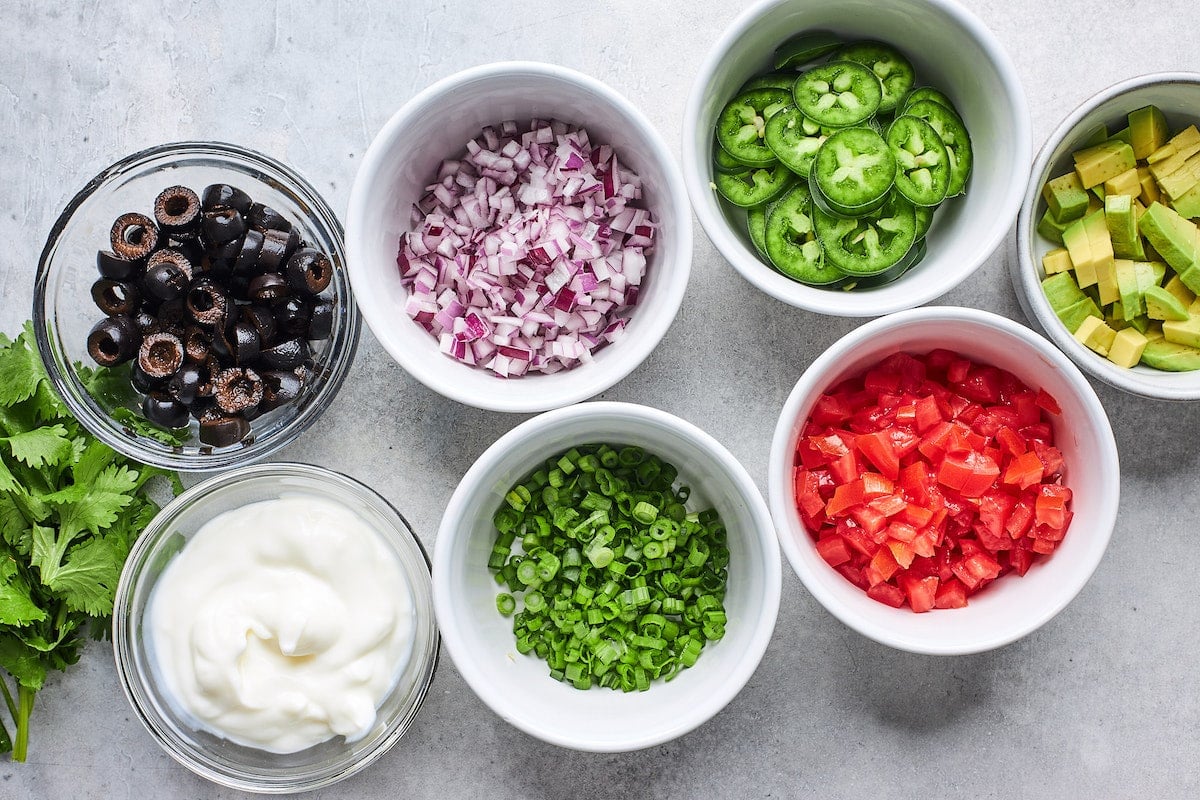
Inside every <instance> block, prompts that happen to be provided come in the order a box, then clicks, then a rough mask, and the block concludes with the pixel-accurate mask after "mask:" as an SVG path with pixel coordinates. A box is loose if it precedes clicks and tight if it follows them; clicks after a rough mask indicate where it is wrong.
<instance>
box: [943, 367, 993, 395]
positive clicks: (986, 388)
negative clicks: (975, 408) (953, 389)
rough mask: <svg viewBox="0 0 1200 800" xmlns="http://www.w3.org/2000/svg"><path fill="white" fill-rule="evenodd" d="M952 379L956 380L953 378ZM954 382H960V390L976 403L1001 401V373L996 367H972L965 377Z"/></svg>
mask: <svg viewBox="0 0 1200 800" xmlns="http://www.w3.org/2000/svg"><path fill="white" fill-rule="evenodd" d="M968 363H969V362H968ZM947 377H949V375H947ZM950 380H951V381H954V379H953V378H950ZM954 382H955V383H958V387H957V389H958V391H959V392H960V393H961V394H962V396H963V397H966V398H967V399H968V400H974V401H975V402H976V403H997V402H999V401H1000V373H999V371H998V370H996V369H995V368H994V367H980V368H977V369H971V370H969V371H968V372H967V374H966V375H965V376H964V377H963V378H961V379H959V380H958V381H954Z"/></svg>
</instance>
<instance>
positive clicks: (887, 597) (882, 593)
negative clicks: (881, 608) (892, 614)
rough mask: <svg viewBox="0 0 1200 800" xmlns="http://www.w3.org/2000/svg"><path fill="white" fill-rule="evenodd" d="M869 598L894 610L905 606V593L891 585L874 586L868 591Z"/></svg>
mask: <svg viewBox="0 0 1200 800" xmlns="http://www.w3.org/2000/svg"><path fill="white" fill-rule="evenodd" d="M867 597H869V598H871V599H872V600H876V601H878V602H880V603H883V604H884V605H885V606H891V607H892V608H900V607H901V606H902V605H904V592H902V591H901V590H900V587H898V586H893V585H892V584H890V583H876V584H874V585H873V586H871V588H869V589H867Z"/></svg>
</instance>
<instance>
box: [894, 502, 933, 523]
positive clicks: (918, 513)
mask: <svg viewBox="0 0 1200 800" xmlns="http://www.w3.org/2000/svg"><path fill="white" fill-rule="evenodd" d="M932 519H933V511H932V510H930V509H929V508H927V507H925V506H919V505H915V504H913V503H908V504H907V505H905V506H904V510H903V511H901V512H900V513H899V514H898V515H897V516H896V521H897V522H903V523H905V524H907V525H912V526H913V527H914V528H924V527H925V526H926V525H928V524H929V522H930V520H932Z"/></svg>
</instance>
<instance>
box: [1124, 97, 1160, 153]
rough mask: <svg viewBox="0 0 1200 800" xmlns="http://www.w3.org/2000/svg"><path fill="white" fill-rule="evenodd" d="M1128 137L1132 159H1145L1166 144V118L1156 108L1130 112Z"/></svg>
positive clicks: (1148, 107)
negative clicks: (1131, 148)
mask: <svg viewBox="0 0 1200 800" xmlns="http://www.w3.org/2000/svg"><path fill="white" fill-rule="evenodd" d="M1129 135H1130V144H1131V145H1133V156H1134V158H1137V159H1143V158H1146V157H1147V156H1149V155H1150V154H1151V153H1153V152H1154V151H1155V150H1157V149H1158V148H1160V147H1162V146H1163V145H1164V144H1165V143H1166V141H1167V135H1168V130H1167V118H1166V117H1165V116H1163V113H1162V111H1160V110H1159V109H1158V107H1157V106H1145V107H1144V108H1139V109H1138V110H1136V111H1130V112H1129Z"/></svg>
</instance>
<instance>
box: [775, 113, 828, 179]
mask: <svg viewBox="0 0 1200 800" xmlns="http://www.w3.org/2000/svg"><path fill="white" fill-rule="evenodd" d="M826 138H827V137H826V136H825V134H824V133H822V131H821V126H820V125H818V124H817V123H815V122H813V121H812V120H811V119H808V118H807V117H805V116H804V115H803V114H801V113H800V109H798V108H796V107H795V106H788V107H787V108H785V109H783V110H782V111H778V112H776V114H775V116H773V117H771V118H770V119H769V120H767V135H766V141H767V147H769V148H771V152H773V153H774V154H775V155H776V157H778V158H779V160H780V161H781V162H783V165H784V166H785V167H787V168H788V169H790V170H791V171H792V172H794V173H796V174H797V175H807V174H808V171H809V170H810V169H811V168H812V162H813V159H814V158H816V156H817V150H819V149H821V143H822V142H824V141H825V139H826Z"/></svg>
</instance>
